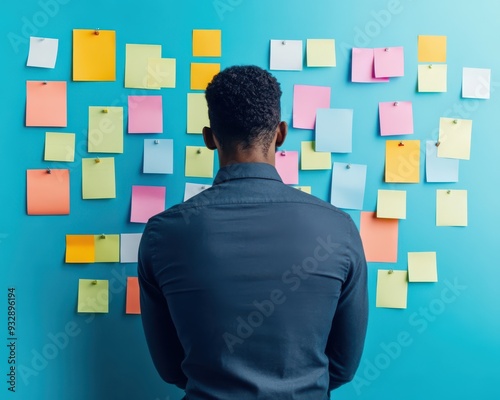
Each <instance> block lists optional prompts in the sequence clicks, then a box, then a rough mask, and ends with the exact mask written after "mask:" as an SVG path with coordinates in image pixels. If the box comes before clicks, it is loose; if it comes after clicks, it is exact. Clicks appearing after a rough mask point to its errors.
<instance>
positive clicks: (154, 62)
mask: <svg viewBox="0 0 500 400" xmlns="http://www.w3.org/2000/svg"><path fill="white" fill-rule="evenodd" d="M176 77H177V60H176V59H175V58H149V59H148V84H147V85H148V88H149V89H160V88H170V89H173V88H175V85H176V79H177V78H176Z"/></svg>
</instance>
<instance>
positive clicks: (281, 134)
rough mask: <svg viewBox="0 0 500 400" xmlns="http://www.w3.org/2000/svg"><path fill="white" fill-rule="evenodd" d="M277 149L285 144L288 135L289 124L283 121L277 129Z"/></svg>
mask: <svg viewBox="0 0 500 400" xmlns="http://www.w3.org/2000/svg"><path fill="white" fill-rule="evenodd" d="M276 131H277V132H276V147H281V146H282V145H283V143H284V142H285V138H286V135H287V133H288V124H287V123H286V122H285V121H281V122H280V123H279V125H278V128H277V129H276Z"/></svg>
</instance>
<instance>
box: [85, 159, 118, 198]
mask: <svg viewBox="0 0 500 400" xmlns="http://www.w3.org/2000/svg"><path fill="white" fill-rule="evenodd" d="M115 197H116V182H115V159H114V158H113V157H105V158H83V159H82V198H83V199H114V198H115Z"/></svg>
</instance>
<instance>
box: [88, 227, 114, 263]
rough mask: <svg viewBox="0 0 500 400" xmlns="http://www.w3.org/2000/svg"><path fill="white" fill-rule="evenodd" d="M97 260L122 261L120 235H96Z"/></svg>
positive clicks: (106, 261) (105, 261)
mask: <svg viewBox="0 0 500 400" xmlns="http://www.w3.org/2000/svg"><path fill="white" fill-rule="evenodd" d="M94 246H95V262H102V263H114V262H119V261H120V235H108V234H100V235H94Z"/></svg>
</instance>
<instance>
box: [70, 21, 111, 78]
mask: <svg viewBox="0 0 500 400" xmlns="http://www.w3.org/2000/svg"><path fill="white" fill-rule="evenodd" d="M73 80H74V81H114V80H116V32H115V31H106V30H96V29H74V30H73Z"/></svg>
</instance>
